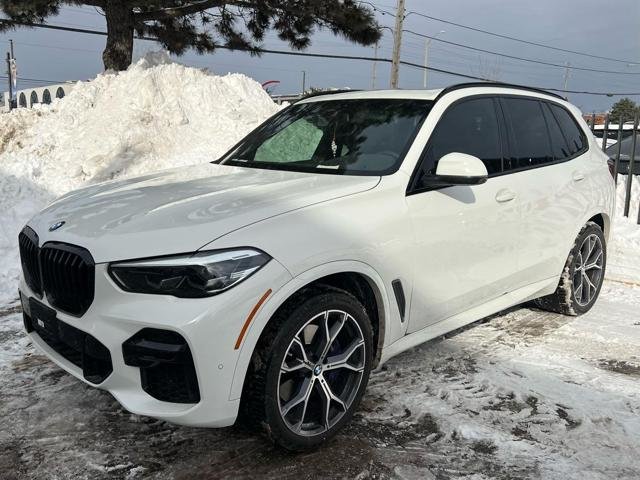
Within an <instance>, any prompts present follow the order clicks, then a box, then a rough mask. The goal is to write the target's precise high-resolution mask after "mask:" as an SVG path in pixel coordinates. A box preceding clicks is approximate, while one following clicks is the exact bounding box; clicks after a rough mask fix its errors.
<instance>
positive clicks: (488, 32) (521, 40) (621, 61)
mask: <svg viewBox="0 0 640 480" xmlns="http://www.w3.org/2000/svg"><path fill="white" fill-rule="evenodd" d="M411 14H414V15H418V16H419V17H424V18H428V19H429V20H435V21H437V22H441V23H446V24H447V25H453V26H454V27H459V28H464V29H467V30H472V31H474V32H478V33H483V34H485V35H491V36H494V37H498V38H502V39H505V40H511V41H514V42H519V43H524V44H526V45H533V46H536V47H541V48H546V49H549V50H556V51H558V52H564V53H571V54H573V55H582V56H583V57H590V58H597V59H599V60H608V61H610V62H618V63H624V64H638V63H640V62H639V61H635V60H623V59H620V58H612V57H604V56H601V55H595V54H592V53H586V52H579V51H577V50H569V49H567V48H561V47H554V46H552V45H546V44H544V43H538V42H532V41H530V40H523V39H522V38H517V37H512V36H509V35H504V34H502V33H496V32H491V31H489V30H483V29H481V28H476V27H470V26H469V25H463V24H461V23H456V22H452V21H450V20H444V19H442V18H437V17H432V16H430V15H425V14H424V13H420V12H414V11H411V12H408V13H407V16H409V15H411Z"/></svg>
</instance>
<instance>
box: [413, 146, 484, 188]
mask: <svg viewBox="0 0 640 480" xmlns="http://www.w3.org/2000/svg"><path fill="white" fill-rule="evenodd" d="M488 176H489V174H488V172H487V167H485V165H484V163H483V162H482V160H480V159H479V158H477V157H474V156H473V155H467V154H466V153H458V152H452V153H448V154H446V155H445V156H444V157H442V158H441V159H440V160H439V161H438V168H436V174H435V175H430V176H428V177H425V178H424V182H425V183H426V184H428V185H430V186H438V187H443V186H453V185H480V184H481V183H484V182H486V181H487V177H488Z"/></svg>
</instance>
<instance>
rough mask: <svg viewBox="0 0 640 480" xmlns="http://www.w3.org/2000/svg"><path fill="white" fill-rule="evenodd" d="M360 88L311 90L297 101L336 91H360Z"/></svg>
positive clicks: (331, 93)
mask: <svg viewBox="0 0 640 480" xmlns="http://www.w3.org/2000/svg"><path fill="white" fill-rule="evenodd" d="M360 91H361V90H359V89H353V88H337V89H335V90H319V91H316V92H309V93H307V94H303V95H302V96H301V97H300V98H299V99H298V100H297V101H298V102H299V101H300V100H306V99H307V98H313V97H320V96H322V95H333V94H334V93H349V92H360Z"/></svg>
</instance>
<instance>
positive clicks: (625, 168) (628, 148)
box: [605, 134, 640, 175]
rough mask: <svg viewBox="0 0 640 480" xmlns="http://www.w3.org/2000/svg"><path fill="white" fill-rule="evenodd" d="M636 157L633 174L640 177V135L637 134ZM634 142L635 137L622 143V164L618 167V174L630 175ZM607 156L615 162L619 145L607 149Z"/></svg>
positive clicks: (629, 137)
mask: <svg viewBox="0 0 640 480" xmlns="http://www.w3.org/2000/svg"><path fill="white" fill-rule="evenodd" d="M635 139H636V142H635V157H634V161H633V173H634V175H640V134H636V136H635ZM633 140H634V136H633V135H631V136H628V137H627V138H625V139H624V140H622V141H621V142H620V162H619V165H618V172H619V173H621V174H622V175H628V174H629V166H630V162H631V152H632V151H633V147H634V144H633ZM605 152H606V154H607V155H609V157H610V158H611V159H612V160H615V159H616V157H617V156H618V145H617V144H615V145H612V146H610V147H609V148H607V149H606V151H605Z"/></svg>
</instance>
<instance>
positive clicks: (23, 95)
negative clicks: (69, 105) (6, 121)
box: [4, 83, 75, 110]
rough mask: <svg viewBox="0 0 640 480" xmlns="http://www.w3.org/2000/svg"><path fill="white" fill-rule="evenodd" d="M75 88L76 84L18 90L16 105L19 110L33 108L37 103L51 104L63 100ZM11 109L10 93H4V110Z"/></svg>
mask: <svg viewBox="0 0 640 480" xmlns="http://www.w3.org/2000/svg"><path fill="white" fill-rule="evenodd" d="M74 86H75V84H74V83H61V84H58V85H47V86H46V87H38V88H29V89H26V90H18V92H17V94H16V103H17V107H18V108H31V107H32V106H33V105H35V104H36V103H45V104H49V103H51V101H52V100H53V99H54V98H63V97H64V96H66V95H67V94H68V93H69V92H70V91H71V90H72V89H73V87H74ZM8 109H9V92H5V93H4V110H8Z"/></svg>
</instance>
